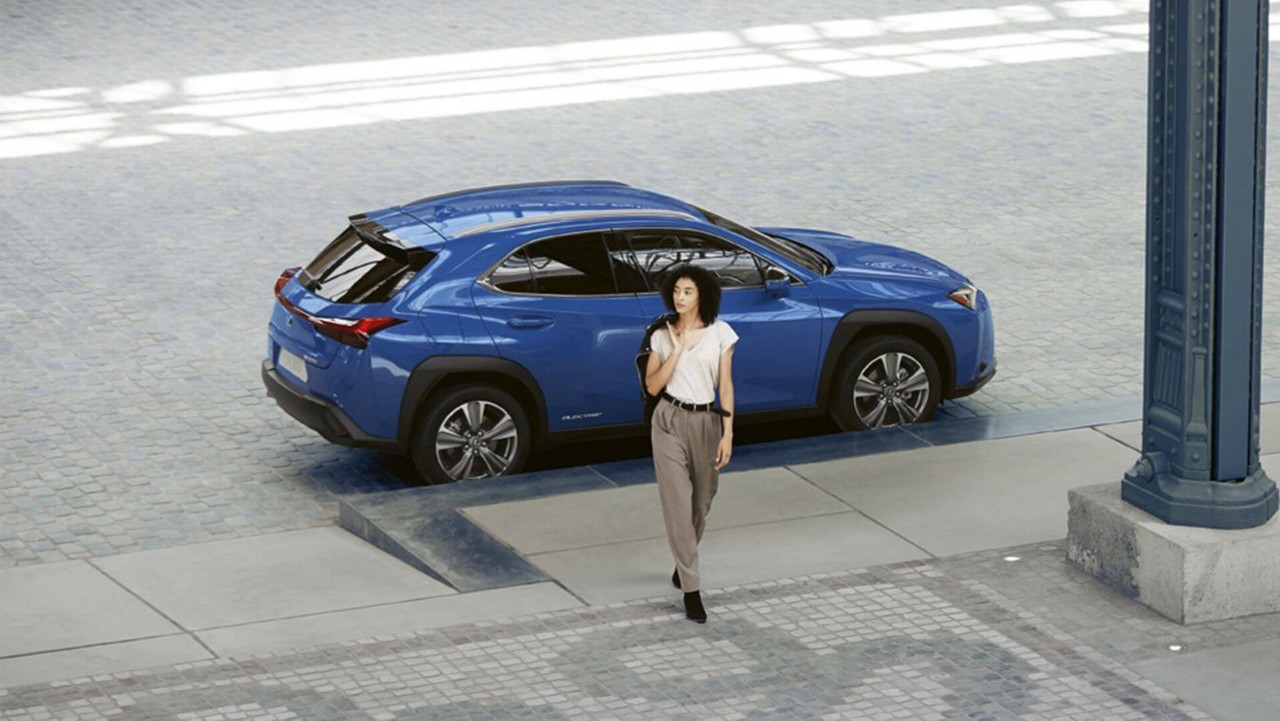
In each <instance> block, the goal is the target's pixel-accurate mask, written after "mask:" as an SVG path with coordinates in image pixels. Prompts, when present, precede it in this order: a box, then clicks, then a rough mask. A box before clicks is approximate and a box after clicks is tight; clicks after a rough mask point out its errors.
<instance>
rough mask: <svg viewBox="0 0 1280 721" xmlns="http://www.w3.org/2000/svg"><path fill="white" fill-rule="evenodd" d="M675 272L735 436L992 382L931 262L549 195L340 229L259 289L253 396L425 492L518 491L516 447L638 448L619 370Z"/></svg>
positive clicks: (967, 300) (633, 385) (988, 344)
mask: <svg viewBox="0 0 1280 721" xmlns="http://www.w3.org/2000/svg"><path fill="white" fill-rule="evenodd" d="M682 262H689V263H695V264H698V265H701V266H704V267H706V268H708V269H709V270H711V271H712V272H713V273H714V274H715V275H716V277H718V278H719V280H720V284H721V286H722V287H723V289H724V290H723V299H722V301H721V311H720V315H721V317H722V318H724V319H725V320H726V321H728V322H729V323H730V324H732V325H733V327H734V328H735V329H736V330H737V332H738V334H739V336H741V340H740V341H739V347H738V352H737V353H736V354H735V356H734V387H735V390H736V397H737V410H738V413H739V416H740V418H741V420H742V421H745V422H750V421H752V420H759V419H778V418H785V417H789V416H800V415H809V414H821V413H829V414H830V415H831V417H832V418H833V419H834V420H835V422H836V423H837V425H839V427H840V428H842V429H844V430H857V429H866V428H878V427H883V426H892V425H900V424H908V423H916V422H920V421H924V420H928V419H929V417H930V416H931V414H932V413H933V411H934V409H935V408H936V407H937V405H938V403H939V402H940V401H941V400H942V399H947V398H957V397H959V396H964V395H967V394H970V393H973V392H974V391H975V390H977V389H978V388H980V387H982V385H983V384H985V383H986V382H987V381H989V380H990V379H991V377H992V376H993V375H994V374H995V370H996V359H995V339H994V330H993V327H992V318H991V309H990V307H989V306H988V304H987V299H986V297H985V296H984V295H983V293H982V292H981V291H980V290H978V289H977V288H975V287H974V286H973V284H972V283H970V282H969V280H968V279H967V278H965V277H964V276H963V275H961V274H960V273H958V272H956V271H954V270H952V269H951V268H949V267H947V266H946V265H943V264H942V263H939V262H937V261H935V260H932V259H930V258H927V257H925V256H923V255H920V254H918V253H914V252H911V251H907V250H902V249H899V248H894V247H891V246H887V245H881V244H878V243H869V242H866V241H861V240H855V239H853V238H850V237H848V236H845V235H839V234H836V233H829V232H823V231H816V230H802V229H798V228H750V227H747V226H743V225H739V224H738V223H735V222H733V221H731V220H728V219H726V218H723V217H720V216H719V215H716V214H715V213H712V212H710V211H707V210H703V209H701V208H698V207H695V206H693V205H690V204H689V203H685V202H682V201H680V200H676V199H675V198H671V197H668V196H665V195H661V194H658V193H654V192H651V191H647V190H641V189H638V188H633V187H630V186H628V185H625V184H622V183H614V182H599V181H566V182H553V183H532V184H525V185H511V186H499V187H489V188H479V189H474V190H464V191H459V192H455V193H448V194H445V195H439V196H435V197H430V198H424V199H422V200H417V201H414V202H412V203H408V204H406V205H402V206H396V207H392V208H387V209H385V210H379V211H376V212H372V213H366V214H363V215H357V216H353V217H352V218H351V219H350V224H349V225H348V226H347V227H346V229H344V230H343V231H342V232H341V233H340V234H339V235H338V237H337V238H336V239H334V240H333V242H332V243H330V244H329V245H328V247H326V248H325V249H324V250H323V251H321V252H320V254H319V255H318V256H316V258H315V260H313V261H311V263H310V264H309V265H307V266H306V267H305V268H290V269H288V270H286V271H284V273H283V274H282V275H281V276H280V277H279V279H278V280H277V281H276V287H275V294H276V301H277V302H276V305H275V308H274V310H273V312H272V316H271V322H270V325H269V327H268V337H269V342H268V347H267V358H266V360H264V361H263V363H262V378H263V382H264V383H265V384H266V387H267V392H268V393H269V394H270V396H271V397H272V398H274V399H275V400H276V402H277V403H278V404H279V405H280V406H281V407H282V408H283V409H284V410H285V411H286V412H288V413H289V414H290V415H292V416H293V417H294V418H296V419H297V420H299V421H301V422H302V423H304V424H306V425H307V426H309V427H311V428H312V429H314V430H316V431H318V432H319V433H320V435H322V436H324V437H325V438H326V439H328V440H330V441H332V442H335V443H340V444H343V445H348V446H360V447H369V448H377V449H381V450H386V451H391V452H395V453H400V454H407V455H408V456H410V457H411V458H412V459H413V462H414V465H415V467H416V468H417V470H418V471H419V473H420V474H421V475H422V476H423V478H424V479H426V480H430V481H433V482H449V481H459V480H469V479H476V478H487V477H492V476H499V475H506V474H511V473H516V472H519V471H520V469H521V468H522V467H523V466H524V464H525V462H526V460H527V459H528V457H529V453H530V452H531V451H532V450H534V449H541V448H546V447H549V446H552V445H555V444H558V443H564V442H567V441H582V440H587V439H600V438H610V437H618V436H623V435H635V434H643V433H647V428H646V427H645V426H644V424H643V417H644V406H643V403H642V402H641V396H640V384H639V383H638V382H637V379H636V352H637V348H638V347H640V345H641V342H642V339H643V335H644V332H645V328H646V327H647V326H648V325H649V323H650V322H651V321H652V320H653V319H654V318H656V317H658V316H660V315H661V314H663V313H664V312H665V308H664V306H663V301H662V298H660V297H659V296H658V290H657V289H658V288H659V287H660V286H661V284H662V279H663V276H664V274H665V273H666V272H668V270H669V269H670V268H672V267H673V266H675V265H676V264H678V263H682Z"/></svg>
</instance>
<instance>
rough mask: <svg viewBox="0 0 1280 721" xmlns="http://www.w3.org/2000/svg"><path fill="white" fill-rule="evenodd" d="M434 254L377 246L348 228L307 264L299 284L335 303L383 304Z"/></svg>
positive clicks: (424, 251)
mask: <svg viewBox="0 0 1280 721" xmlns="http://www.w3.org/2000/svg"><path fill="white" fill-rule="evenodd" d="M434 257H435V254H433V253H431V252H430V251H427V250H423V249H421V248H415V249H412V250H408V251H407V250H405V249H403V248H396V247H393V246H390V245H384V244H374V243H371V242H369V240H367V239H366V238H364V237H362V236H361V235H360V234H358V233H357V232H356V231H355V229H354V228H351V227H348V228H347V229H346V230H344V231H342V233H341V234H340V235H338V237H337V238H335V239H334V241H333V242H332V243H330V244H329V247H327V248H325V249H324V250H323V251H321V252H320V255H318V256H316V259H315V260H313V261H311V263H310V264H309V265H307V267H306V269H305V271H304V274H303V275H302V277H300V278H299V282H301V283H302V286H303V287H304V288H306V289H307V290H309V291H311V292H312V293H315V294H316V295H318V296H320V297H321V298H324V299H326V300H331V301H333V302H335V303H381V302H383V301H385V300H389V299H391V298H392V297H393V296H394V295H395V294H396V293H398V292H400V289H401V288H404V286H405V285H406V284H408V282H409V281H410V280H412V279H413V276H415V275H417V274H418V271H420V270H422V269H423V268H425V267H426V265H427V263H429V262H431V259H432V258H434Z"/></svg>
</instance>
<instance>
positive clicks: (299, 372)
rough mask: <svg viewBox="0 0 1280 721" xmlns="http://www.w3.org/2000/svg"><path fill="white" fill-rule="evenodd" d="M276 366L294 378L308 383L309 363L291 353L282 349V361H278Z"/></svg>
mask: <svg viewBox="0 0 1280 721" xmlns="http://www.w3.org/2000/svg"><path fill="white" fill-rule="evenodd" d="M276 366H277V367H279V368H283V369H285V370H287V371H289V374H290V375H292V376H293V377H294V378H297V379H298V380H301V381H302V382H303V383H306V382H307V362H306V361H304V360H302V359H301V358H299V357H298V356H296V355H294V354H292V353H290V352H289V351H287V350H285V349H283V348H281V349H280V359H279V360H277V361H276Z"/></svg>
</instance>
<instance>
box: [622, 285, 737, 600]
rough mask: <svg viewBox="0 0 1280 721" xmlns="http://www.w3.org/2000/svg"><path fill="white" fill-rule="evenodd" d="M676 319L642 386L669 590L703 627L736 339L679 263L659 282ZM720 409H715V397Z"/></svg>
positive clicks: (728, 445) (727, 452)
mask: <svg viewBox="0 0 1280 721" xmlns="http://www.w3.org/2000/svg"><path fill="white" fill-rule="evenodd" d="M662 298H663V301H665V303H666V305H667V308H668V310H671V311H673V312H675V314H676V320H675V321H674V322H668V323H667V326H666V329H665V332H664V331H663V330H659V331H657V332H656V333H654V334H653V338H652V340H651V341H650V345H651V348H652V350H653V352H652V353H650V354H649V365H648V367H647V368H646V371H645V386H646V389H647V390H648V391H649V393H650V394H651V395H654V396H660V397H661V400H659V402H658V405H657V407H656V408H655V409H654V412H653V422H652V428H651V433H652V439H653V467H654V471H655V473H656V474H657V477H658V497H659V499H660V500H661V501H662V517H663V520H664V521H665V522H666V526H667V541H668V542H669V543H670V544H671V555H672V556H674V557H675V562H676V570H675V573H673V574H672V576H671V583H672V584H674V585H675V587H676V588H679V589H681V590H682V591H684V609H685V616H687V617H688V618H689V619H690V620H692V621H696V622H698V623H706V622H707V612H706V610H705V609H704V608H703V606H702V596H701V594H700V593H699V588H700V579H699V576H698V542H699V541H701V540H702V531H703V529H704V528H705V527H706V521H707V513H709V512H710V511H711V499H713V498H715V495H716V489H717V487H718V486H719V482H720V469H721V468H724V467H725V465H726V464H728V463H729V458H730V456H732V455H733V375H732V365H731V361H732V359H733V348H734V344H735V343H736V342H737V341H738V334H737V333H735V332H734V331H733V328H731V327H729V324H728V323H725V322H724V321H721V320H716V316H717V315H718V314H719V312H720V286H719V284H718V283H717V282H716V278H715V276H713V275H712V274H711V272H710V271H708V270H707V269H705V268H701V267H698V266H695V265H689V264H681V265H679V266H676V268H674V269H672V270H671V271H670V272H669V274H668V275H667V278H666V280H664V281H663V283H662ZM717 388H718V389H719V392H720V406H719V407H717V406H716V404H715V400H716V390H717Z"/></svg>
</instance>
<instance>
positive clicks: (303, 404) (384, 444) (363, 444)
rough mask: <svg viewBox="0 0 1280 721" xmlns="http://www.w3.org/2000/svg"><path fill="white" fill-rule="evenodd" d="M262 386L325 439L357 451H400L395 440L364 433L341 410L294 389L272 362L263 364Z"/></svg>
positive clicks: (285, 409)
mask: <svg viewBox="0 0 1280 721" xmlns="http://www.w3.org/2000/svg"><path fill="white" fill-rule="evenodd" d="M262 384H263V385H265V386H266V387H267V395H268V396H271V397H272V398H273V399H275V402H276V404H277V405H279V406H280V407H281V408H283V409H284V412H285V413H288V414H289V415H291V416H293V417H294V418H295V419H296V420H297V421H298V422H300V423H302V425H304V426H306V427H308V428H310V429H311V430H313V431H315V432H316V433H319V434H320V435H321V436H323V437H324V439H325V440H327V441H329V442H331V443H337V444H339V445H343V446H352V447H354V448H376V449H378V450H381V451H391V452H396V451H398V450H399V448H398V444H397V443H396V440H395V439H394V438H379V437H377V436H370V435H368V434H366V433H365V432H364V431H361V430H360V428H359V426H357V425H356V424H355V422H354V421H352V420H351V418H350V416H348V415H347V414H346V413H345V412H343V410H342V409H341V408H339V407H338V406H336V405H334V404H333V403H330V402H329V401H326V400H324V399H322V398H317V397H315V396H313V395H310V394H309V393H306V392H305V391H303V390H301V389H299V388H297V387H295V386H294V385H293V384H292V383H290V382H289V381H287V380H285V379H284V378H282V377H281V376H280V374H279V373H278V372H276V369H275V367H274V366H272V365H271V361H267V360H264V361H262Z"/></svg>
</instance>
